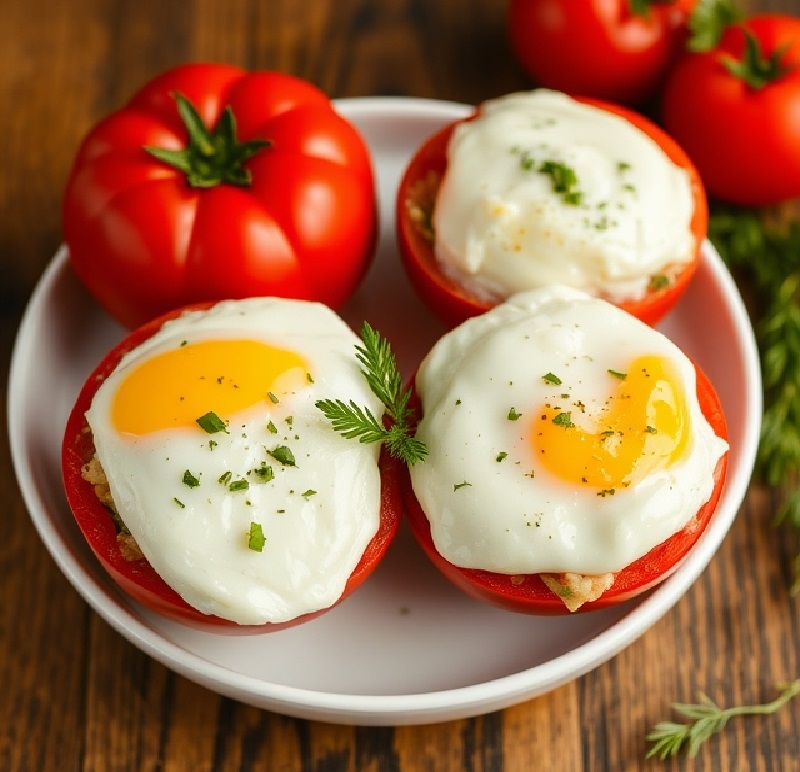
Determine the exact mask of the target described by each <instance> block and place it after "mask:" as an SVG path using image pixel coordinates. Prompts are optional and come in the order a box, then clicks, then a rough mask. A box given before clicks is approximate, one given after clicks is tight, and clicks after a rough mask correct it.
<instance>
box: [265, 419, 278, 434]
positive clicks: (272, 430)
mask: <svg viewBox="0 0 800 772" xmlns="http://www.w3.org/2000/svg"><path fill="white" fill-rule="evenodd" d="M267 431H268V432H270V433H271V434H277V433H278V427H277V426H275V424H274V423H273V422H272V421H270V422H269V423H268V424H267Z"/></svg>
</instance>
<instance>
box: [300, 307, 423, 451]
mask: <svg viewBox="0 0 800 772" xmlns="http://www.w3.org/2000/svg"><path fill="white" fill-rule="evenodd" d="M361 340H362V345H357V346H356V358H357V359H358V361H359V362H360V363H361V365H362V368H361V374H362V375H363V376H364V378H365V380H366V381H367V384H368V385H369V388H370V390H371V391H372V393H373V394H374V395H375V396H376V397H377V398H378V399H379V400H380V401H381V402H382V403H383V405H384V407H385V408H386V415H387V417H388V418H389V426H388V428H387V427H386V426H384V425H383V424H382V422H380V421H379V420H378V419H377V418H376V417H375V416H374V415H373V413H372V411H370V409H369V408H366V407H360V406H359V405H356V404H355V402H353V401H352V400H350V401H349V402H344V401H343V400H341V399H320V400H317V401H316V403H315V405H316V407H317V408H318V409H319V410H321V411H322V413H323V414H324V415H325V417H326V418H327V419H328V420H329V421H330V422H331V426H332V427H333V429H334V431H336V432H338V433H339V434H341V435H342V436H343V437H345V438H347V439H358V440H359V442H362V443H373V442H379V443H383V444H385V445H386V448H387V450H388V451H389V453H390V454H391V455H392V456H394V457H395V458H398V459H400V460H401V461H404V462H405V463H406V464H409V465H413V464H416V463H418V462H420V461H423V460H424V459H425V457H426V456H427V454H428V449H427V448H426V447H425V444H424V443H423V442H421V441H420V440H418V439H417V438H416V437H414V434H413V431H414V430H413V427H412V425H411V424H412V411H411V410H410V409H409V407H408V400H409V398H410V397H411V391H410V389H405V390H404V389H403V388H402V377H401V375H400V371H399V370H398V368H397V361H396V359H395V356H394V352H393V351H392V349H391V346H390V345H389V342H388V341H387V340H386V339H385V338H383V337H382V336H381V334H380V333H379V332H378V331H377V330H375V329H374V328H373V327H372V326H371V325H370V324H369V322H364V324H363V326H362V328H361Z"/></svg>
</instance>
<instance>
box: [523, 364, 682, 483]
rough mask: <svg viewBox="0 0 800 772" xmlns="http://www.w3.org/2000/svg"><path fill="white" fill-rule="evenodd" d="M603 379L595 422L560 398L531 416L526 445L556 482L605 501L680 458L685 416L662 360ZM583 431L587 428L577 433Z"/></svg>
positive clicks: (679, 394) (677, 384)
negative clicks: (607, 389)
mask: <svg viewBox="0 0 800 772" xmlns="http://www.w3.org/2000/svg"><path fill="white" fill-rule="evenodd" d="M606 377H608V378H613V379H614V381H615V388H614V389H613V391H612V393H611V395H610V396H609V397H608V399H607V401H606V403H605V404H604V406H603V408H602V410H601V411H600V412H599V414H598V415H596V416H587V415H585V412H584V411H585V409H586V408H585V406H584V405H583V404H582V403H581V402H579V401H577V402H576V401H573V400H570V399H569V398H568V397H567V398H564V395H563V394H562V395H561V396H560V397H559V400H557V401H554V402H553V403H548V404H546V405H545V406H544V407H543V408H542V409H541V411H540V412H539V414H538V415H537V418H536V420H535V422H534V427H533V432H534V433H533V443H534V449H535V451H536V455H537V457H538V459H539V460H540V462H541V463H542V464H543V465H544V467H545V468H546V469H547V470H548V471H549V472H551V473H552V474H553V475H555V476H556V477H558V478H560V479H562V480H565V481H567V482H569V483H576V484H583V485H588V486H592V487H595V488H598V489H600V490H601V491H604V492H608V493H612V492H614V490H615V489H616V488H618V487H624V486H628V485H630V484H632V483H635V482H638V481H639V480H641V479H642V478H644V477H645V476H646V475H648V474H651V473H652V472H654V471H656V470H658V469H665V468H668V467H669V466H671V465H672V463H673V462H674V461H676V460H677V459H678V458H680V456H681V455H682V454H683V453H684V452H685V450H686V447H687V444H688V441H689V414H688V410H687V407H686V399H685V395H684V393H683V389H682V388H681V385H680V381H679V379H678V377H677V375H676V373H675V371H674V369H673V367H672V365H671V364H670V363H669V361H667V360H666V359H664V358H662V357H658V356H643V357H638V358H637V359H634V360H633V361H632V362H631V364H630V366H629V367H628V370H627V372H625V373H620V372H614V371H611V370H609V371H608V373H607V375H606ZM565 386H566V384H565ZM558 388H562V387H558ZM586 423H589V424H591V426H590V428H588V429H587V428H584V427H583V426H582V425H579V424H586Z"/></svg>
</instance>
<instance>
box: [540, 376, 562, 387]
mask: <svg viewBox="0 0 800 772" xmlns="http://www.w3.org/2000/svg"><path fill="white" fill-rule="evenodd" d="M542 380H543V381H544V382H545V383H552V384H554V385H556V386H560V385H561V378H559V377H558V376H557V375H555V374H553V373H545V374H544V375H543V376H542Z"/></svg>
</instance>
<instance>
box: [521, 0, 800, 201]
mask: <svg viewBox="0 0 800 772" xmlns="http://www.w3.org/2000/svg"><path fill="white" fill-rule="evenodd" d="M740 16H741V14H740V13H739V12H737V10H736V8H735V7H732V6H731V5H730V3H729V2H728V1H727V0H587V2H574V1H573V0H511V1H510V5H509V11H508V20H509V25H508V29H509V39H510V42H511V46H512V49H513V51H514V52H515V54H516V55H517V57H518V59H519V62H520V63H521V65H522V66H523V67H524V69H525V70H526V71H527V72H528V73H529V74H530V75H531V77H532V78H533V79H534V80H535V81H536V83H537V84H540V85H543V86H548V87H551V88H555V89H558V90H561V91H566V92H567V93H570V94H576V95H583V96H590V97H598V98H601V99H606V100H610V101H613V102H620V103H623V104H628V105H635V106H637V107H647V108H648V109H649V108H653V109H654V110H655V112H656V113H657V117H658V120H659V122H661V123H662V124H663V126H664V127H665V128H666V130H667V132H668V133H669V134H670V135H672V137H673V138H674V139H675V140H676V141H677V142H678V143H679V144H680V145H681V146H682V147H683V148H684V150H686V152H687V153H688V154H689V156H690V158H691V159H692V160H693V161H694V164H695V165H696V166H697V168H698V170H699V172H700V176H701V177H702V179H703V182H704V184H705V187H706V190H707V191H708V193H709V195H710V196H711V197H713V198H717V199H719V200H722V201H727V202H730V203H734V204H741V205H747V206H765V205H771V204H776V203H780V202H782V201H785V200H788V199H794V198H798V197H800V122H798V119H797V116H798V111H800V19H798V18H795V17H793V16H785V15H778V14H767V15H759V16H752V17H750V18H746V19H743V20H742V19H740V18H738V17H740Z"/></svg>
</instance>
